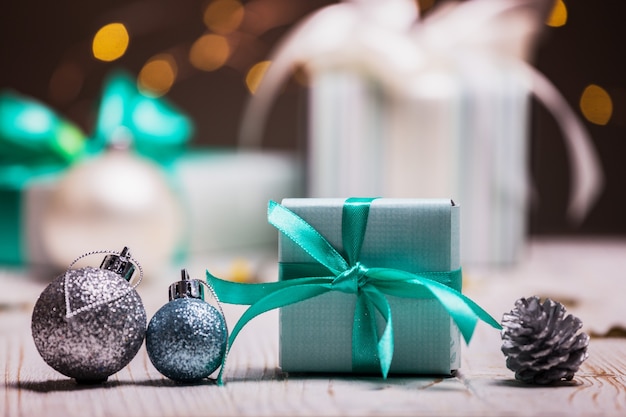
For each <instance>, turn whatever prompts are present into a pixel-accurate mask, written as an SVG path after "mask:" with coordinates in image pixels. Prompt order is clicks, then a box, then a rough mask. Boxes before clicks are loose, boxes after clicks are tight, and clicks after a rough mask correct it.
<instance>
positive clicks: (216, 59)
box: [189, 34, 230, 71]
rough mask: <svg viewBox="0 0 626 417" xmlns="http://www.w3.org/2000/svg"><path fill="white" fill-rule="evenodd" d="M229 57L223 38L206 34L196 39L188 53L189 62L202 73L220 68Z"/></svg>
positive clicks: (226, 44)
mask: <svg viewBox="0 0 626 417" xmlns="http://www.w3.org/2000/svg"><path fill="white" fill-rule="evenodd" d="M229 57H230V46H229V45H228V41H227V40H226V38H224V37H223V36H219V35H213V34H207V35H203V36H201V37H200V38H198V39H197V40H196V41H195V42H194V43H193V45H191V50H190V51H189V61H190V62H191V65H193V66H194V67H196V68H198V69H200V70H203V71H215V70H216V69H219V68H221V67H222V66H223V65H224V64H225V63H226V61H227V60H228V58H229Z"/></svg>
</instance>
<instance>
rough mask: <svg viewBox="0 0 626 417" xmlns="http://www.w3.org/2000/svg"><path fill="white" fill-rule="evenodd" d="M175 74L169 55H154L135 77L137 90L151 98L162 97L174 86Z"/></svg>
mask: <svg viewBox="0 0 626 417" xmlns="http://www.w3.org/2000/svg"><path fill="white" fill-rule="evenodd" d="M177 72H178V67H177V66H176V61H175V60H174V58H173V57H172V56H171V55H169V54H159V55H156V56H154V57H153V58H151V59H150V60H149V61H148V62H146V64H145V65H144V66H143V68H142V69H141V71H140V72H139V76H138V77H137V83H138V86H139V89H140V90H141V91H142V92H145V93H147V94H149V95H152V96H157V97H158V96H162V95H164V94H166V93H167V92H168V91H169V90H170V88H172V85H174V81H176V74H177Z"/></svg>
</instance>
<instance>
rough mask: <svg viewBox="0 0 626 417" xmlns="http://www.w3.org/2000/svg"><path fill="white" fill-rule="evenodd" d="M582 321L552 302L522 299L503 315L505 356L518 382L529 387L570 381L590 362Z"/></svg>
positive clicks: (587, 340) (503, 350)
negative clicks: (579, 369)
mask: <svg viewBox="0 0 626 417" xmlns="http://www.w3.org/2000/svg"><path fill="white" fill-rule="evenodd" d="M581 328H582V321H581V320H580V319H579V318H577V317H574V316H572V315H569V314H568V315H566V310H565V307H564V306H563V305H562V304H560V303H558V302H555V301H552V300H551V299H549V298H548V299H546V300H545V302H544V303H543V304H541V301H540V299H539V297H530V298H520V299H519V300H517V301H516V302H515V308H514V309H513V310H511V312H510V313H505V314H504V315H503V316H502V341H503V342H502V353H504V356H505V357H506V366H507V368H509V369H510V370H511V371H513V372H515V379H517V380H519V381H522V382H525V383H529V384H550V383H553V382H556V381H560V380H562V379H565V380H567V381H570V380H571V379H572V378H573V377H574V374H575V373H576V371H577V370H578V368H579V367H580V365H581V364H582V363H583V361H584V360H585V359H587V356H588V354H587V346H588V345H589V336H588V335H587V334H586V333H583V332H580V333H579V332H578V331H579V330H580V329H581Z"/></svg>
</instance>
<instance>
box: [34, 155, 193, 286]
mask: <svg viewBox="0 0 626 417" xmlns="http://www.w3.org/2000/svg"><path fill="white" fill-rule="evenodd" d="M48 195H49V197H48V201H47V204H46V208H45V211H44V213H43V215H42V219H41V222H40V226H39V227H40V229H39V231H38V232H39V233H40V236H39V237H38V239H40V241H41V246H42V251H43V252H44V253H45V254H46V256H47V257H48V258H49V263H50V265H52V266H54V267H56V268H57V270H58V271H64V270H65V268H66V266H67V265H69V264H70V262H71V261H72V260H73V259H74V257H75V256H76V254H77V253H82V252H83V250H84V248H86V247H96V248H98V247H99V248H111V247H113V248H114V247H122V246H130V247H132V248H133V255H134V256H136V257H137V258H139V259H142V261H143V264H144V266H145V267H144V272H145V274H146V276H147V277H151V276H154V275H158V273H159V272H160V271H161V270H162V269H163V268H164V267H166V266H167V265H168V262H170V261H171V260H172V259H173V257H174V255H175V253H176V251H177V250H178V248H179V246H180V244H181V242H182V236H183V231H184V227H185V224H184V217H183V211H182V205H181V204H180V202H179V200H178V198H177V197H176V194H175V192H174V189H173V188H172V187H171V184H170V182H169V180H168V179H167V177H166V175H165V173H164V171H163V169H161V168H160V167H159V166H158V165H156V163H153V162H152V161H150V160H148V159H146V158H142V157H141V156H139V155H137V154H135V153H133V152H132V151H130V150H125V149H110V150H107V151H106V152H103V153H102V154H101V155H98V156H95V157H92V158H90V159H85V160H84V161H81V162H79V163H77V164H75V165H73V166H72V167H71V168H70V169H69V170H68V171H67V172H66V173H64V174H63V176H62V177H61V178H60V179H59V181H58V183H57V184H56V186H55V187H54V188H53V190H52V191H51V192H49V194H48Z"/></svg>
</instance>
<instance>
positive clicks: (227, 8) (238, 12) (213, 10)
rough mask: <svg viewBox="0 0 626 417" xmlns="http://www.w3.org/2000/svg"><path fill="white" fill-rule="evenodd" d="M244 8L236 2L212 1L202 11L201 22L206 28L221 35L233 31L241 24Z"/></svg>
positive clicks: (232, 0)
mask: <svg viewBox="0 0 626 417" xmlns="http://www.w3.org/2000/svg"><path fill="white" fill-rule="evenodd" d="M243 16H244V8H243V6H242V4H241V3H240V2H239V1H236V0H214V1H212V2H211V3H209V5H208V6H207V8H206V9H205V10H204V16H203V21H204V24H205V25H206V26H207V28H209V29H211V30H212V31H213V32H215V33H219V34H222V35H225V34H228V33H231V32H233V31H235V30H236V29H237V28H238V27H239V25H240V24H241V22H242V20H243Z"/></svg>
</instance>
